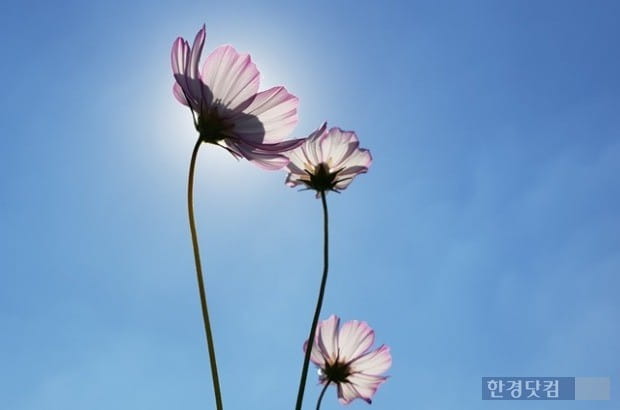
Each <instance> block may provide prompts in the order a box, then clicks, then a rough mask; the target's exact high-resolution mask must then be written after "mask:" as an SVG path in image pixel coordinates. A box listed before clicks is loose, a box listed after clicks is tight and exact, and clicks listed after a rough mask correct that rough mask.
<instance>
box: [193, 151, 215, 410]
mask: <svg viewBox="0 0 620 410" xmlns="http://www.w3.org/2000/svg"><path fill="white" fill-rule="evenodd" d="M201 143H202V141H201V140H200V139H199V140H198V141H196V145H195V146H194V151H193V152H192V159H191V161H190V163H189V177H188V180H187V211H188V214H189V229H190V231H191V233H192V247H193V249H194V262H195V264H196V278H197V279H198V292H199V293H200V305H201V307H202V319H203V322H204V326H205V333H206V335H207V348H208V349H209V361H210V364H211V378H212V379H213V392H214V393H215V404H216V407H217V410H222V409H223V406H222V393H221V392H220V380H219V378H218V375H217V363H216V362H215V347H214V345H213V334H212V333H211V324H210V322H209V311H208V310H207V295H206V292H205V284H204V279H203V277H202V266H201V264H200V249H198V235H197V234H196V220H195V219H194V170H195V168H196V157H197V156H198V149H199V148H200V144H201Z"/></svg>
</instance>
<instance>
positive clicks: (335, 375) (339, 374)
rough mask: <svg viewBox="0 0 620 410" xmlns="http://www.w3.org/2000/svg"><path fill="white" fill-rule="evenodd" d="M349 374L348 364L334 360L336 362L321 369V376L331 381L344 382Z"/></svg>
mask: <svg viewBox="0 0 620 410" xmlns="http://www.w3.org/2000/svg"><path fill="white" fill-rule="evenodd" d="M350 374H351V371H350V369H349V366H348V365H347V364H345V363H342V362H339V361H336V363H334V364H331V365H329V364H328V365H327V366H325V369H323V378H325V379H327V380H329V381H331V382H333V383H344V382H346V381H347V377H349V375H350Z"/></svg>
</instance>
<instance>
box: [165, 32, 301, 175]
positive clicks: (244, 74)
mask: <svg viewBox="0 0 620 410" xmlns="http://www.w3.org/2000/svg"><path fill="white" fill-rule="evenodd" d="M205 38H206V29H205V27H204V26H203V27H202V28H201V29H200V30H199V31H198V33H197V34H196V38H195V40H194V44H193V45H192V47H191V49H190V47H189V43H188V42H187V41H185V40H184V39H183V38H182V37H179V38H177V39H176V40H175V42H174V44H173V46H172V71H173V73H174V78H175V80H176V83H175V84H174V87H173V92H174V96H175V97H176V99H177V100H178V101H179V102H180V103H181V104H183V105H186V106H188V107H189V108H190V109H191V110H192V116H193V118H194V126H195V127H196V130H197V131H198V132H199V133H200V140H201V141H203V142H207V143H211V144H215V145H219V146H221V147H223V148H225V149H226V150H228V151H229V152H230V153H231V154H232V155H233V156H235V157H236V158H240V157H243V158H246V159H248V160H249V161H252V162H253V163H255V164H256V165H258V166H260V167H262V168H265V169H280V168H282V167H283V166H285V165H286V164H287V162H288V159H287V158H286V157H284V156H283V155H281V154H280V153H281V152H282V151H287V150H290V149H292V148H295V147H297V146H299V145H300V144H301V143H302V140H291V141H283V139H284V138H285V137H286V136H288V135H289V134H290V132H291V131H292V130H293V128H294V127H295V125H296V124H297V119H298V117H297V105H298V99H297V97H295V96H294V95H292V94H290V93H289V92H288V91H287V90H286V88H284V87H272V88H270V89H268V90H266V91H262V92H260V93H259V92H258V88H259V72H258V69H257V68H256V66H255V65H254V63H252V60H251V58H250V56H249V55H248V54H239V53H238V52H237V51H236V50H235V49H234V48H233V47H231V46H220V47H218V48H217V49H216V50H215V51H213V52H212V53H211V54H210V55H209V56H208V57H207V59H206V61H205V62H204V65H203V66H202V69H201V70H199V68H198V64H199V60H200V55H201V54H202V48H203V46H204V42H205Z"/></svg>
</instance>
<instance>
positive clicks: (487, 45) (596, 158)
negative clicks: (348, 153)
mask: <svg viewBox="0 0 620 410" xmlns="http://www.w3.org/2000/svg"><path fill="white" fill-rule="evenodd" d="M619 20H620V5H619V3H617V2H613V1H599V2H577V1H562V2H559V1H558V2H553V1H544V2H523V1H504V2H494V1H482V2H479V1H474V2H443V1H442V2H424V3H423V2H401V3H398V2H393V3H390V4H389V5H387V4H384V5H381V4H379V3H377V2H360V1H356V2H353V1H339V2H328V1H320V2H312V3H307V4H302V3H292V2H267V3H262V2H233V1H227V2H217V3H216V2H212V3H211V2H185V3H184V4H181V3H179V2H164V1H160V2H151V1H135V2H127V1H116V0H111V1H106V2H102V1H91V2H81V1H63V2H60V3H49V2H43V1H13V0H8V1H4V2H3V3H2V13H0V23H1V24H0V27H1V28H0V30H1V31H2V45H3V52H2V54H3V61H4V64H2V66H0V71H1V72H2V74H3V78H4V84H3V92H2V93H1V94H0V107H1V109H2V116H1V117H0V131H1V134H2V149H1V150H0V184H1V185H0V187H1V191H0V192H1V194H0V218H1V219H0V226H1V229H0V327H1V329H2V333H1V335H2V337H0V363H1V366H0V368H1V369H2V370H1V371H0V408H2V409H7V410H35V409H36V410H48V409H49V410H55V409H63V410H68V409H69V410H71V409H89V410H98V409H110V408H117V409H180V408H183V409H202V408H214V405H213V399H212V392H211V382H210V373H209V368H208V359H207V353H206V348H205V343H204V336H203V329H202V327H201V317H200V309H199V301H198V295H197V291H196V284H195V274H194V270H193V269H194V268H193V262H192V254H191V243H190V238H189V229H188V226H187V215H186V207H185V206H186V205H185V202H184V201H185V196H184V195H185V187H186V173H187V166H188V160H189V155H190V153H191V149H192V146H193V143H194V141H195V138H196V134H195V131H194V130H193V127H192V124H191V120H190V117H189V113H188V111H187V110H186V109H185V108H184V107H182V106H180V105H179V104H178V103H177V102H176V101H175V100H174V98H173V97H172V93H171V86H172V81H173V80H172V74H171V69H170V63H169V53H170V47H171V45H172V42H173V40H174V39H175V38H176V37H177V36H179V35H181V36H184V37H186V38H193V36H194V34H195V32H196V31H197V30H198V28H199V27H200V26H201V25H202V24H203V22H204V23H206V25H207V43H206V46H205V48H206V50H207V52H209V51H210V50H212V49H213V48H215V47H216V46H218V45H220V44H223V43H230V44H233V45H234V46H235V47H236V48H237V49H238V50H240V51H245V52H249V53H250V54H252V56H253V59H254V61H255V62H256V64H257V66H258V68H259V70H260V71H261V74H262V78H263V80H262V89H265V88H267V87H269V86H273V85H279V84H283V85H285V86H286V87H287V88H288V89H289V90H290V91H291V92H292V93H294V94H295V95H297V96H299V98H300V102H301V105H300V122H299V125H298V126H297V128H296V130H295V132H294V136H304V135H307V134H308V133H309V132H310V131H311V130H313V129H314V128H315V127H317V126H318V125H319V124H320V123H321V122H322V121H324V120H327V121H328V122H329V124H330V125H337V126H341V127H343V128H345V129H352V130H355V131H356V132H357V133H358V135H359V137H360V140H361V142H362V146H364V147H367V148H369V149H370V150H371V151H372V153H373V156H374V159H375V162H374V164H373V166H372V168H371V170H370V172H369V173H368V174H366V175H363V176H361V177H359V178H358V180H356V181H354V183H353V184H352V185H351V186H350V187H349V189H347V190H346V191H345V192H343V193H342V194H341V195H329V198H328V202H329V207H330V214H331V251H332V253H331V254H332V257H331V261H330V264H331V270H330V275H331V276H330V279H329V283H328V288H327V294H326V302H325V306H324V309H323V312H324V314H323V317H327V316H328V315H329V314H331V313H335V314H338V315H339V316H341V317H342V318H343V319H344V320H350V319H360V320H366V321H368V322H369V324H370V325H371V326H372V327H373V328H374V329H375V330H376V333H377V342H378V343H386V344H388V345H390V346H391V347H392V354H393V358H394V364H393V367H392V369H391V370H390V372H389V374H390V375H391V379H390V380H389V381H388V382H387V383H386V384H385V385H383V386H382V388H381V389H380V390H379V392H378V394H377V395H376V397H375V402H374V403H373V404H372V406H371V407H370V408H373V409H394V408H411V409H465V410H467V409H495V408H500V407H506V406H502V405H500V404H498V403H492V402H483V401H481V400H480V377H482V376H513V375H520V376H549V375H553V376H610V377H611V378H612V400H611V401H607V402H564V403H562V404H561V407H562V408H563V409H595V410H599V409H600V410H603V409H613V408H617V407H618V399H617V397H616V396H617V389H618V385H617V380H618V379H619V378H620V370H619V369H620V321H619V320H618V319H619V313H620V309H619V308H620V302H619V300H618V297H617V292H618V289H619V286H620V279H619V277H618V272H619V271H620V249H619V243H620V242H619V240H618V239H619V232H620V188H619V185H618V183H617V178H618V175H620V120H619V118H620V117H619V116H618V112H620V104H619V103H620V80H619V76H618V73H619V72H620V53H619V51H618V47H617V40H618V38H619V37H620V26H618V24H617V22H618V21H619ZM283 180H284V173H282V172H271V173H269V172H264V171H261V170H259V169H257V168H255V167H253V166H251V165H249V164H247V163H244V162H236V161H235V160H233V159H232V158H231V157H230V156H229V155H228V154H226V153H225V152H223V151H218V150H217V149H215V148H214V147H206V148H205V149H203V150H202V151H201V154H200V159H199V165H198V171H197V185H196V207H197V210H196V212H197V220H198V230H199V233H200V240H201V246H202V250H203V258H204V262H205V270H206V273H207V277H206V281H207V292H208V294H209V299H210V309H211V312H212V315H213V325H214V333H215V338H216V349H217V352H218V361H219V365H220V374H221V382H222V386H223V395H224V404H225V408H227V409H247V408H267V409H280V408H282V409H287V408H288V409H290V408H292V407H293V404H294V400H295V395H296V388H297V383H298V377H299V371H300V366H301V361H302V354H301V345H302V343H303V341H304V339H305V337H306V334H307V330H308V326H309V322H310V318H311V313H312V309H313V306H314V300H315V291H316V289H317V287H318V283H319V279H320V270H321V249H322V248H321V247H322V244H321V208H320V202H319V201H317V200H316V199H315V198H314V197H313V195H312V194H311V193H310V192H296V191H295V190H292V189H290V188H287V187H285V186H284V185H283ZM312 372H314V370H312ZM310 379H311V381H309V384H308V389H307V393H306V397H307V400H306V403H305V404H306V406H305V408H308V409H309V408H313V406H314V400H316V397H317V395H318V392H319V389H318V388H317V387H316V386H315V381H314V380H313V377H312V376H311V377H310ZM555 404H557V403H544V402H527V403H524V402H519V403H512V405H511V406H508V407H511V408H519V409H521V408H523V409H551V408H558V406H557V405H555ZM340 407H341V406H340V405H339V404H338V403H337V402H336V400H335V393H334V392H333V391H330V392H328V395H327V396H326V399H325V400H324V405H323V407H322V408H323V409H325V410H329V409H338V408H340ZM366 407H367V405H366V404H365V403H363V402H359V403H358V402H356V403H354V404H352V405H351V406H350V408H351V409H362V408H366Z"/></svg>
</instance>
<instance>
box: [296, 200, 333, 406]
mask: <svg viewBox="0 0 620 410" xmlns="http://www.w3.org/2000/svg"><path fill="white" fill-rule="evenodd" d="M320 195H321V202H322V203H323V278H322V279H321V288H320V290H319V297H318V300H317V302H316V309H315V311H314V318H313V319H312V326H311V327H310V336H309V337H308V347H307V349H306V355H305V356H304V365H303V368H302V370H301V380H300V381H299V391H298V393H297V404H296V405H295V409H296V410H301V405H302V402H303V399H304V390H305V388H306V378H307V377H308V366H309V364H310V353H311V352H312V346H313V345H314V337H315V333H316V326H317V324H318V322H319V317H320V316H321V307H322V306H323V296H324V295H325V285H326V284H327V270H328V266H329V235H328V232H329V229H328V226H329V225H328V215H327V201H326V200H325V191H321V192H320Z"/></svg>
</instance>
